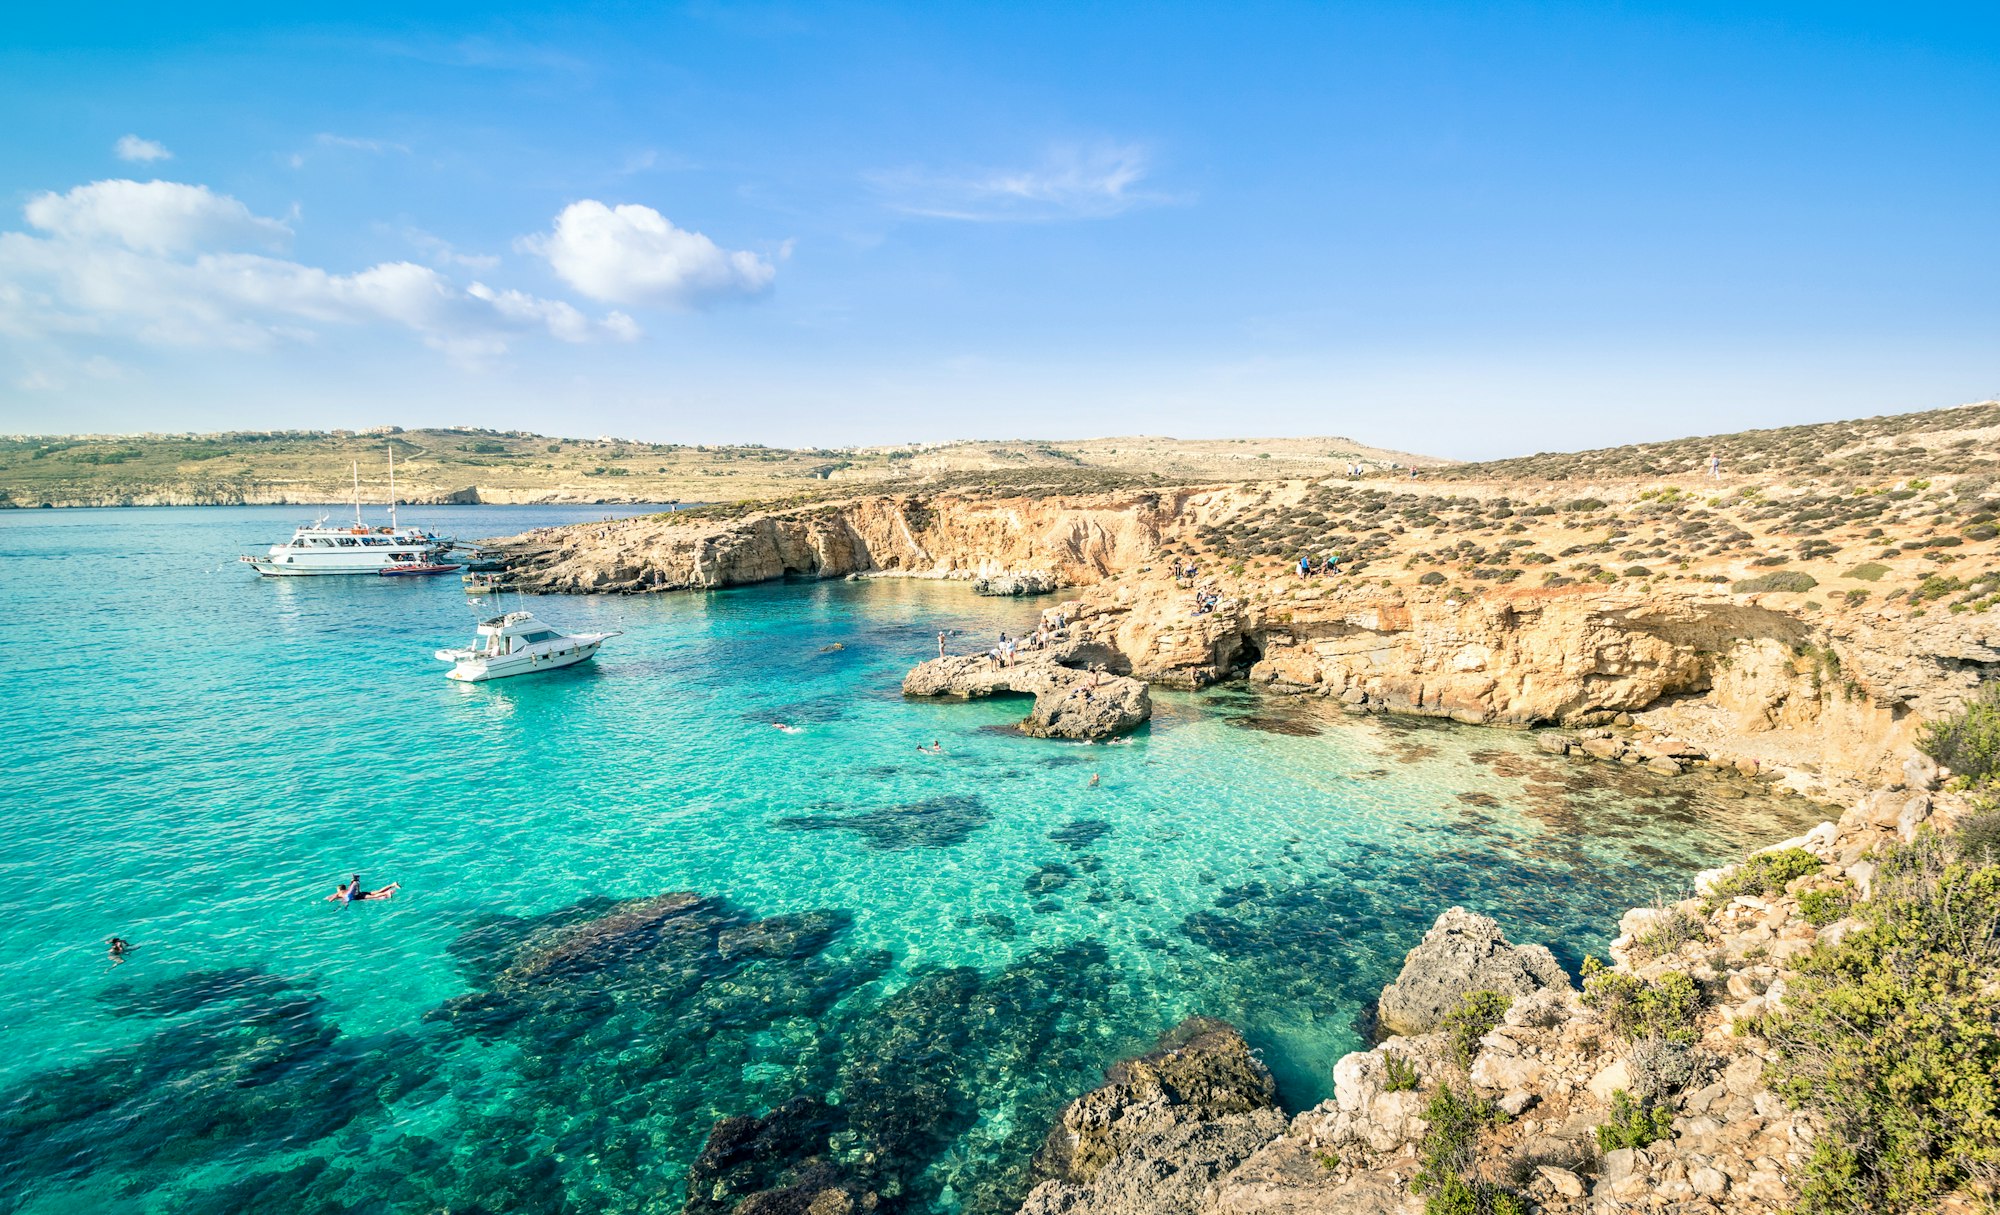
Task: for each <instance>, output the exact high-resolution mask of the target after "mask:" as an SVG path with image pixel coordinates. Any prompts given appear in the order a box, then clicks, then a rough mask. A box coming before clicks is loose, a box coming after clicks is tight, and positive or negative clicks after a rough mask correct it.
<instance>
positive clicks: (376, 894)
mask: <svg viewBox="0 0 2000 1215" xmlns="http://www.w3.org/2000/svg"><path fill="white" fill-rule="evenodd" d="M402 888H403V884H402V883H401V882H390V883H389V884H388V885H387V886H384V887H382V888H381V889H380V890H363V889H362V888H361V875H360V874H358V873H357V874H355V875H354V880H353V881H351V882H343V883H342V884H340V885H339V886H336V887H334V889H333V893H332V894H329V895H327V896H326V901H327V902H329V903H339V904H340V905H341V906H343V907H345V906H346V905H347V904H349V903H365V902H367V901H368V900H369V899H393V898H395V897H396V892H397V891H398V890H401V889H402Z"/></svg>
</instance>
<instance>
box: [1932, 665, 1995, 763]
mask: <svg viewBox="0 0 2000 1215" xmlns="http://www.w3.org/2000/svg"><path fill="white" fill-rule="evenodd" d="M1917 745H1918V746H1919V747H1920V748H1922V749H1923V752H1924V754H1926V755H1928V756H1930V757H1931V758H1932V759H1935V760H1936V761H1938V762H1939V763H1941V764H1943V765H1944V766H1945V767H1947V768H1950V769H1951V770H1952V772H1953V773H1954V774H1956V775H1958V776H1960V777H1963V778H1965V780H1966V781H1968V782H1969V783H1973V784H1979V783H1982V782H1984V781H1987V780H1990V779H1992V778H1993V777H1994V776H1995V775H2000V680H1996V681H1992V682H1989V683H1987V684H1985V685H1983V686H1982V687H1981V688H1980V689H1979V692H1978V694H1977V695H1975V696H1974V697H1973V698H1972V699H1971V700H1970V701H1969V702H1967V703H1966V706H1965V708H1964V709H1962V710H1961V711H1959V712H1958V713H1955V714H1953V715H1952V716H1950V717H1947V718H1943V719H1941V720H1939V721H1934V722H1931V723H1929V724H1927V725H1926V726H1925V727H1924V732H1923V736H1922V737H1921V738H1920V739H1919V740H1918V742H1917Z"/></svg>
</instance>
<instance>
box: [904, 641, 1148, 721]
mask: <svg viewBox="0 0 2000 1215" xmlns="http://www.w3.org/2000/svg"><path fill="white" fill-rule="evenodd" d="M1100 653H1102V651H1098V650H1096V649H1095V648H1094V647H1090V646H1087V645H1075V644H1060V645H1057V646H1055V647H1053V648H1049V649H1039V650H1037V649H1029V650H1022V651H1020V652H1019V653H1018V654H1016V656H1015V657H1014V658H1013V659H1012V660H1011V661H1010V662H1008V663H1006V664H1005V665H1003V664H1002V663H1001V661H1000V660H999V659H998V658H996V657H993V656H992V655H989V654H953V655H947V656H945V657H943V658H933V659H930V660H929V661H927V662H923V663H919V664H918V665H917V666H916V667H915V668H914V669H913V670H911V671H910V673H909V674H908V675H906V676H904V677H903V695H905V696H955V697H959V698H961V699H968V700H970V699H978V698H983V697H987V696H999V695H1017V696H1018V695H1026V696H1032V697H1034V698H1035V704H1034V708H1033V709H1031V710H1030V711H1029V713H1028V716H1027V717H1025V718H1023V719H1022V720H1021V726H1020V728H1021V732H1022V733H1024V734H1029V735H1033V736H1034V737H1036V738H1075V739H1098V738H1110V737H1113V736H1115V735H1118V734H1124V733H1127V732H1129V731H1131V730H1134V729H1136V728H1138V727H1139V726H1140V725H1141V724H1142V723H1144V722H1145V721H1146V719H1147V718H1149V717H1151V716H1152V715H1153V699H1152V694H1151V693H1150V692H1149V691H1148V690H1147V688H1146V684H1145V682H1144V681H1143V680H1138V679H1133V678H1131V677H1130V676H1126V675H1113V674H1106V673H1105V671H1104V666H1105V664H1104V663H1102V662H1091V661H1089V660H1090V659H1091V658H1092V657H1093V656H1095V655H1098V654H1100Z"/></svg>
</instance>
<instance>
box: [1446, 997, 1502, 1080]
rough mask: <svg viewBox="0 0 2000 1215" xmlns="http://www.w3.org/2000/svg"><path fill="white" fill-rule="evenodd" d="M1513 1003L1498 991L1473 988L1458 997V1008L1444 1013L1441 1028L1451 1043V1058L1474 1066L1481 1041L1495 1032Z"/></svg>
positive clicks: (1464, 1064)
mask: <svg viewBox="0 0 2000 1215" xmlns="http://www.w3.org/2000/svg"><path fill="white" fill-rule="evenodd" d="M1513 1005H1514V997H1512V996H1510V995H1506V994H1504V993H1502V992H1497V991H1471V992H1467V993H1466V994H1465V995H1463V996H1461V997H1459V1001H1458V1007H1457V1008H1454V1009H1452V1010H1451V1011H1450V1012H1448V1013H1446V1014H1445V1015H1444V1020H1443V1021H1442V1022H1440V1023H1439V1024H1438V1028H1439V1029H1441V1030H1443V1031H1444V1035H1445V1040H1446V1041H1447V1042H1449V1043H1450V1044H1451V1057H1452V1061H1453V1062H1455V1063H1457V1064H1458V1065H1459V1066H1460V1067H1471V1066H1472V1056H1473V1054H1474V1053H1475V1052H1476V1051H1478V1049H1479V1040H1480V1039H1481V1038H1484V1037H1485V1036H1486V1035H1487V1034H1490V1033H1492V1032H1493V1027H1494V1026H1496V1025H1498V1024H1500V1018H1502V1017H1504V1016H1506V1015H1507V1010H1508V1009H1509V1008H1511V1007H1513Z"/></svg>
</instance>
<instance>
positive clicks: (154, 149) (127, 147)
mask: <svg viewBox="0 0 2000 1215" xmlns="http://www.w3.org/2000/svg"><path fill="white" fill-rule="evenodd" d="M112 150H113V151H114V152H116V153H118V159H120V160H140V161H146V162H148V163H150V162H152V161H155V160H172V159H173V158H174V154H173V153H172V152H169V151H167V145H166V144H163V143H160V142H158V141H157V140H152V139H141V138H139V137H138V136H137V135H120V136H119V137H118V142H117V143H115V144H113V145H112Z"/></svg>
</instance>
